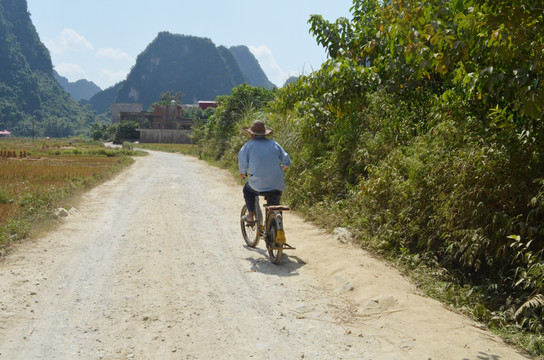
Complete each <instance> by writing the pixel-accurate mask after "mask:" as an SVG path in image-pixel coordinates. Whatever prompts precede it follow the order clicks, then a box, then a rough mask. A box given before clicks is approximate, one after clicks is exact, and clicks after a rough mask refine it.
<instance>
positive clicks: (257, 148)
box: [238, 136, 291, 191]
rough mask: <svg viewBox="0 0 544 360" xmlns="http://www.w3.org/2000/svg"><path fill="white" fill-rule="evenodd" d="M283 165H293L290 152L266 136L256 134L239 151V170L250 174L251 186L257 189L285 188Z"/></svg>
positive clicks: (241, 172) (281, 189)
mask: <svg viewBox="0 0 544 360" xmlns="http://www.w3.org/2000/svg"><path fill="white" fill-rule="evenodd" d="M281 165H284V166H290V165H291V159H290V158H289V154H287V153H286V152H285V150H283V148H282V147H281V146H280V144H278V143H277V142H275V141H274V140H270V139H267V138H265V137H264V136H262V137H260V136H256V137H255V139H252V140H250V141H248V142H247V143H245V144H244V146H242V148H241V149H240V152H238V170H239V171H240V174H245V173H248V174H249V180H248V181H249V186H250V187H251V188H252V189H254V190H256V191H272V190H280V191H283V190H285V182H284V175H283V169H282V168H281Z"/></svg>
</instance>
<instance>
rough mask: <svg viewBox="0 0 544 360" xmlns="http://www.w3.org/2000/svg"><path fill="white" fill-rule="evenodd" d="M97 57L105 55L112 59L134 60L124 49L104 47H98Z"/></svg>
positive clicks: (104, 56)
mask: <svg viewBox="0 0 544 360" xmlns="http://www.w3.org/2000/svg"><path fill="white" fill-rule="evenodd" d="M96 56H97V57H103V58H107V59H112V60H116V61H122V60H127V61H132V58H131V57H130V56H129V55H128V54H127V53H126V52H124V51H122V50H119V49H114V48H102V49H98V51H97V52H96Z"/></svg>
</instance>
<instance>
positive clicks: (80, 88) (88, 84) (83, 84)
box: [54, 71, 102, 101]
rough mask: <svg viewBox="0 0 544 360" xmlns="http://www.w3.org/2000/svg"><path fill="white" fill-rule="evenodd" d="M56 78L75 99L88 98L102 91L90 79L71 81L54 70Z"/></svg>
mask: <svg viewBox="0 0 544 360" xmlns="http://www.w3.org/2000/svg"><path fill="white" fill-rule="evenodd" d="M54 74H55V79H57V81H58V82H59V85H60V86H61V87H62V88H63V89H64V90H65V91H66V92H68V93H69V94H70V95H71V96H72V98H74V100H76V101H79V100H82V99H84V100H88V99H90V98H91V97H93V95H94V94H96V93H98V92H100V91H102V89H100V88H99V87H98V86H97V85H96V84H95V83H93V82H92V81H88V80H84V79H82V80H78V81H76V82H70V81H68V79H67V78H65V77H64V76H61V75H59V74H58V73H57V72H56V71H55V72H54Z"/></svg>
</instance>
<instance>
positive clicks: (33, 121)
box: [32, 116, 36, 143]
mask: <svg viewBox="0 0 544 360" xmlns="http://www.w3.org/2000/svg"><path fill="white" fill-rule="evenodd" d="M35 122H36V116H32V143H34V123H35Z"/></svg>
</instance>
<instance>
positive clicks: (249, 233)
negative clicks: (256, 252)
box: [240, 205, 260, 248]
mask: <svg viewBox="0 0 544 360" xmlns="http://www.w3.org/2000/svg"><path fill="white" fill-rule="evenodd" d="M247 213H248V211H247V207H246V206H245V205H244V206H242V211H241V213H240V227H241V228H242V236H243V237H244V240H245V242H246V244H247V246H249V247H251V248H254V247H256V246H257V244H258V243H259V239H260V236H259V222H258V221H255V222H254V223H253V224H249V223H247V222H245V221H244V219H243V217H244V215H247Z"/></svg>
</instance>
